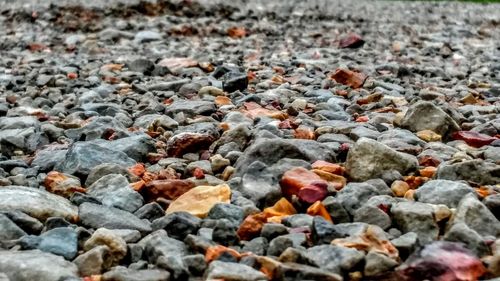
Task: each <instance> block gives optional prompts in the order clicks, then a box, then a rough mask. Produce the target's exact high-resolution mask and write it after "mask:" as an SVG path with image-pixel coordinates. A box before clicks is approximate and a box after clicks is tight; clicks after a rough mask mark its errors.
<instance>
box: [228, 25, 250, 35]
mask: <svg viewBox="0 0 500 281" xmlns="http://www.w3.org/2000/svg"><path fill="white" fill-rule="evenodd" d="M227 35H229V37H231V38H243V37H245V36H246V35H247V31H246V30H245V28H244V27H236V26H235V27H231V28H229V29H228V30H227Z"/></svg>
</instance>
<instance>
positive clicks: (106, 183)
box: [87, 174, 144, 212]
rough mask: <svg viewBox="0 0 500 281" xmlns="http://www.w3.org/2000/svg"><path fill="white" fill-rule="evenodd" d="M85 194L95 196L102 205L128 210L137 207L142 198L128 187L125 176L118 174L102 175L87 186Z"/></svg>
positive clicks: (130, 210) (131, 210)
mask: <svg viewBox="0 0 500 281" xmlns="http://www.w3.org/2000/svg"><path fill="white" fill-rule="evenodd" d="M87 194H89V195H91V196H93V197H95V198H97V199H98V200H99V201H100V202H101V203H102V204H103V205H104V206H109V207H115V208H118V209H122V210H125V211H128V212H134V211H136V210H137V209H139V208H140V207H141V206H142V205H143V204H144V200H143V198H142V196H141V195H140V194H139V193H138V192H136V191H135V190H133V189H132V187H130V185H129V182H128V180H127V178H126V177H124V176H122V175H119V174H109V175H106V176H103V177H102V178H100V179H98V180H97V181H96V182H94V183H93V184H92V185H91V186H89V187H88V188H87Z"/></svg>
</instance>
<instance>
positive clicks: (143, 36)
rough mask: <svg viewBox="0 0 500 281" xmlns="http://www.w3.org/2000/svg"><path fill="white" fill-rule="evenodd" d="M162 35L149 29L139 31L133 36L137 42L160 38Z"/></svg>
mask: <svg viewBox="0 0 500 281" xmlns="http://www.w3.org/2000/svg"><path fill="white" fill-rule="evenodd" d="M161 39H162V36H161V34H160V33H158V32H156V31H151V30H143V31H139V32H137V33H136V34H135V36H134V41H135V42H137V43H147V42H151V41H158V40H161Z"/></svg>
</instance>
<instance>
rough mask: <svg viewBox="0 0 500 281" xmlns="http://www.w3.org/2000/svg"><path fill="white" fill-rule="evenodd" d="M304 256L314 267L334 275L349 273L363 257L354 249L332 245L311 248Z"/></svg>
mask: <svg viewBox="0 0 500 281" xmlns="http://www.w3.org/2000/svg"><path fill="white" fill-rule="evenodd" d="M306 256H307V258H309V259H310V260H311V261H312V262H313V263H314V265H316V266H318V267H319V268H321V269H324V270H327V271H329V272H333V273H336V274H343V273H347V272H350V270H351V269H353V268H354V267H355V266H357V265H358V264H359V263H360V262H362V261H363V258H364V257H365V255H364V254H363V253H362V252H360V251H357V250H355V249H351V248H345V247H340V246H333V245H321V246H314V247H311V248H309V249H307V251H306Z"/></svg>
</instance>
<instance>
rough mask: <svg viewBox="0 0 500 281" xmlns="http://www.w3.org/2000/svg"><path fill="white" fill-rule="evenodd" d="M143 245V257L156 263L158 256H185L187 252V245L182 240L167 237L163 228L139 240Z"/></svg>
mask: <svg viewBox="0 0 500 281" xmlns="http://www.w3.org/2000/svg"><path fill="white" fill-rule="evenodd" d="M139 245H141V246H143V247H144V257H147V260H148V261H149V262H150V263H156V261H157V259H158V258H159V257H160V256H181V257H182V256H185V255H187V254H188V248H187V245H186V244H184V243H183V242H182V241H179V240H176V239H173V238H170V237H168V235H167V232H165V230H157V231H155V232H153V233H151V234H150V235H148V236H146V237H144V238H143V239H142V240H141V241H139Z"/></svg>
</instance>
